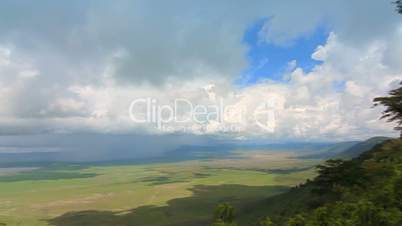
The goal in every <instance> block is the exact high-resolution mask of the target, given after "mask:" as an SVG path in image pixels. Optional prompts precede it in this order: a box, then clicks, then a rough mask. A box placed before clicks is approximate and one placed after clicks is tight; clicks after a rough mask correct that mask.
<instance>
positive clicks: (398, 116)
mask: <svg viewBox="0 0 402 226" xmlns="http://www.w3.org/2000/svg"><path fill="white" fill-rule="evenodd" d="M401 1H402V0H401ZM401 85H402V83H401ZM373 101H374V106H378V105H383V106H384V107H385V110H384V111H383V112H382V116H381V118H386V119H387V121H388V122H396V124H397V125H396V126H395V129H396V130H400V131H401V138H402V86H401V87H399V88H397V89H394V90H391V91H390V92H389V96H385V97H377V98H374V100H373Z"/></svg>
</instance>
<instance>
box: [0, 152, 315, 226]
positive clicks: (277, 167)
mask: <svg viewBox="0 0 402 226" xmlns="http://www.w3.org/2000/svg"><path fill="white" fill-rule="evenodd" d="M233 155H234V156H236V157H235V158H233ZM316 163H317V162H315V161H311V160H302V159H298V158H295V154H294V153H292V152H267V151H247V152H242V151H236V152H235V153H233V154H232V155H231V156H228V158H219V159H203V160H187V161H179V162H170V163H149V164H133V165H129V164H125V165H116V164H114V165H93V166H91V165H85V166H80V165H61V166H52V167H45V168H41V169H34V170H33V171H31V172H19V173H16V174H14V175H6V176H0V225H7V226H16V225H21V226H45V225H54V226H84V225H85V226H88V225H96V226H103V225H104V226H123V225H131V226H152V225H155V226H157V225H182V226H191V225H208V224H209V222H210V220H211V216H212V214H213V210H214V207H215V206H216V205H217V204H218V203H222V202H229V203H231V204H232V205H234V206H235V207H236V208H237V209H238V210H239V211H243V210H244V211H246V210H247V206H248V205H252V204H253V203H255V202H259V201H261V200H264V199H266V198H268V197H270V196H272V195H275V194H279V193H281V192H284V191H286V190H287V189H288V188H289V186H293V185H296V184H299V183H301V182H303V181H305V180H306V179H307V178H311V177H313V176H314V174H315V173H314V170H313V169H312V168H311V167H312V166H313V165H314V164H316Z"/></svg>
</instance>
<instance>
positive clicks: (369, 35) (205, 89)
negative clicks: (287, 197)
mask: <svg viewBox="0 0 402 226" xmlns="http://www.w3.org/2000/svg"><path fill="white" fill-rule="evenodd" d="M401 40H402V15H399V14H397V13H396V12H395V6H394V5H393V4H391V1H386V0H356V1H347V0H339V1H330V2H328V1H319V0H300V1H279V0H265V1H263V0H253V1H245V0H244V1H243V0H236V1H232V0H230V1H229V0H222V1H209V0H205V1H197V2H194V1H182V0H172V1H148V0H122V1H109V0H100V1H94V0H71V1H51V0H45V1H40V2H38V1H32V0H31V1H28V0H26V1H13V0H5V1H2V2H1V7H0V145H3V146H4V145H6V146H7V147H12V146H21V145H22V144H23V143H24V142H23V140H24V139H22V138H24V137H30V138H32V137H33V138H32V139H33V140H30V141H32V142H31V143H30V145H32V146H35V145H39V143H40V146H41V147H42V146H49V145H50V144H51V145H53V146H55V145H56V144H54V142H52V141H53V140H54V136H59V137H63V136H64V137H65V136H70V135H71V136H72V137H74V136H76V135H77V134H99V137H100V138H99V139H103V138H104V137H105V135H110V136H111V137H112V136H127V135H132V136H133V137H136V138H135V139H134V138H133V141H132V142H131V143H130V142H128V143H127V146H130V148H129V149H130V150H131V149H136V150H137V149H138V150H145V149H146V150H151V149H152V150H153V148H151V147H148V146H145V144H144V141H143V140H144V139H137V138H138V137H148V138H147V139H145V140H149V139H152V140H153V139H155V140H157V142H158V144H159V145H157V146H158V147H157V148H155V150H156V151H159V150H160V149H163V146H164V145H163V144H164V143H165V142H167V141H165V140H169V141H168V142H167V143H169V144H172V143H174V142H175V141H177V145H179V144H182V143H181V142H182V140H183V139H181V138H180V139H176V138H177V136H178V137H185V138H186V139H187V138H188V137H192V138H191V139H190V140H192V142H193V141H194V143H197V144H198V143H200V142H201V143H202V142H204V141H205V142H210V141H209V139H210V137H213V138H214V139H219V140H220V141H222V140H223V141H225V140H228V141H229V140H239V141H243V140H253V139H256V140H257V139H258V140H261V139H263V140H267V142H268V141H269V142H284V141H338V140H356V139H365V138H368V137H371V136H377V135H386V136H395V132H394V131H393V130H392V124H389V123H386V122H384V121H381V120H379V116H380V113H381V110H382V109H381V108H373V107H372V99H373V98H374V97H376V96H380V95H385V94H386V93H387V92H388V91H389V90H390V89H392V88H395V87H397V86H398V84H399V81H400V80H401V78H402V60H401V59H402V41H401ZM147 101H149V102H147ZM133 102H134V103H136V104H133ZM175 104H176V105H175ZM174 106H176V108H174ZM173 108H174V109H173ZM152 109H155V110H154V111H152ZM172 109H173V110H174V112H173V113H172V111H171V110H172ZM217 109H218V110H217ZM148 116H150V117H148ZM154 116H155V117H154ZM178 119H189V120H178ZM71 136H70V138H71ZM21 137H22V138H21ZM35 137H36V138H37V139H39V140H41V142H39V141H35V139H34V138H35ZM38 137H40V138H38ZM43 137H46V139H45V138H43ZM162 137H163V138H162ZM172 137H176V138H172ZM206 137H207V138H206ZM19 138H21V139H19ZM70 138H69V139H70ZM165 138H166V139H165ZM10 139H11V140H13V142H12V143H10V142H9V140H10ZM43 139H44V140H46V142H45V141H43ZM58 139H59V138H58ZM60 139H61V138H60ZM186 139H184V140H186ZM178 140H181V141H180V142H178ZM42 141H43V142H42ZM72 142H73V141H72ZM77 142H78V141H77ZM80 142H81V143H82V141H80ZM146 142H148V141H145V143H146ZM60 143H63V142H60ZM93 143H96V142H93ZM185 143H186V144H187V143H188V142H185ZM190 143H191V142H190ZM114 144H115V141H113V142H111V143H110V145H109V146H110V147H111V149H112V148H113V145H114ZM53 146H52V147H53ZM83 146H85V147H87V146H86V145H83ZM87 148H88V147H87ZM88 149H89V148H88ZM0 150H3V149H0Z"/></svg>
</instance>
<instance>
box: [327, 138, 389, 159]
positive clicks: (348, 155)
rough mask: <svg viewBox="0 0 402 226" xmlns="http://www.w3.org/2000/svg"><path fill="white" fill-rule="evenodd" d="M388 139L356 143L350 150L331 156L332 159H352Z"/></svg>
mask: <svg viewBox="0 0 402 226" xmlns="http://www.w3.org/2000/svg"><path fill="white" fill-rule="evenodd" d="M389 139H391V138H389V137H372V138H370V139H368V140H365V141H363V142H360V143H357V144H355V145H353V146H351V147H350V148H348V149H346V150H344V151H342V152H340V153H338V154H337V155H335V156H333V158H342V159H352V158H356V157H358V156H359V155H360V154H362V153H363V152H366V151H369V150H370V149H372V148H373V147H374V146H375V145H377V144H380V143H383V142H384V141H386V140H389Z"/></svg>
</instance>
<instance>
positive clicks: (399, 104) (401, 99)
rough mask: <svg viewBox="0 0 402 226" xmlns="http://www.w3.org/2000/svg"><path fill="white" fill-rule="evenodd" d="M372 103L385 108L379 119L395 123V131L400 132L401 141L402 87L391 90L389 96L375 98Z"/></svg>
mask: <svg viewBox="0 0 402 226" xmlns="http://www.w3.org/2000/svg"><path fill="white" fill-rule="evenodd" d="M401 84H402V83H401ZM373 101H374V106H378V105H383V106H385V110H384V111H383V112H382V116H381V118H386V119H387V121H388V122H396V126H395V130H399V131H400V138H401V139H402V86H401V87H399V88H397V89H394V90H391V91H390V92H389V96H386V97H377V98H374V100H373Z"/></svg>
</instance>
